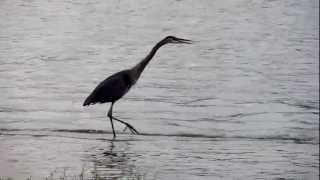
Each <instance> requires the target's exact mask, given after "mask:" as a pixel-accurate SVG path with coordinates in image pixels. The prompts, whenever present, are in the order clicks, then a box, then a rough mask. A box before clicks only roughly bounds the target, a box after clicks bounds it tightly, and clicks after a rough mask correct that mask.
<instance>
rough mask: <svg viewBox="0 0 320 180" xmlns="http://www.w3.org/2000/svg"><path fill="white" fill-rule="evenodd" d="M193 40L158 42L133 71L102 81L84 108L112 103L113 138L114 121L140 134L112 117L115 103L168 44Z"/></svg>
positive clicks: (121, 72) (179, 39)
mask: <svg viewBox="0 0 320 180" xmlns="http://www.w3.org/2000/svg"><path fill="white" fill-rule="evenodd" d="M191 42H192V41H191V40H188V39H181V38H177V37H174V36H167V37H166V38H164V39H163V40H161V41H160V42H158V43H157V44H156V45H155V46H154V47H153V48H152V50H151V51H150V53H149V54H148V55H147V56H146V57H145V58H144V59H143V60H142V61H141V62H139V63H138V64H137V65H135V66H134V67H133V68H131V69H126V70H123V71H120V72H118V73H115V74H113V75H111V76H110V77H108V78H107V79H105V80H104V81H102V82H101V83H100V84H99V85H98V86H97V87H96V88H95V89H94V90H93V92H92V93H91V94H90V95H89V96H88V97H87V99H86V100H85V101H84V103H83V106H87V105H91V104H95V103H107V102H111V106H110V109H109V111H108V117H109V118H110V122H111V127H112V132H113V137H114V138H115V137H116V133H115V131H114V127H113V119H114V120H116V121H119V122H121V123H123V124H125V125H126V128H127V127H128V128H129V130H130V131H131V132H132V133H133V134H139V132H138V131H137V130H136V129H135V128H134V127H133V126H131V125H130V124H129V123H127V122H124V121H122V120H120V119H118V118H115V117H114V116H112V108H113V105H114V103H115V102H116V101H117V100H119V99H120V98H121V97H122V96H123V95H125V94H126V93H127V92H128V91H129V89H130V88H131V86H133V85H134V84H135V83H136V82H137V80H138V79H139V77H140V75H141V73H142V71H143V70H144V68H145V67H146V66H147V65H148V63H149V62H150V60H151V59H152V57H153V56H154V55H155V54H156V52H157V50H158V49H159V48H160V47H161V46H163V45H165V44H168V43H174V44H178V43H185V44H191Z"/></svg>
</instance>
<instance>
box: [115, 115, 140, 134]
mask: <svg viewBox="0 0 320 180" xmlns="http://www.w3.org/2000/svg"><path fill="white" fill-rule="evenodd" d="M112 118H113V119H114V120H116V121H119V122H121V123H122V124H124V125H126V127H125V128H124V129H123V131H125V130H127V128H128V129H129V130H130V131H131V133H132V134H139V132H138V131H137V130H136V129H135V128H134V127H133V126H132V125H131V124H129V123H127V122H124V121H122V120H120V119H118V118H115V117H114V116H112Z"/></svg>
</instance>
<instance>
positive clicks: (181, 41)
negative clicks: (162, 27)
mask: <svg viewBox="0 0 320 180" xmlns="http://www.w3.org/2000/svg"><path fill="white" fill-rule="evenodd" d="M163 41H164V43H165V44H167V43H172V44H191V43H192V41H191V40H189V39H182V38H177V37H174V36H167V37H166V38H164V40H163Z"/></svg>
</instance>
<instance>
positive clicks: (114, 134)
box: [108, 102, 116, 138]
mask: <svg viewBox="0 0 320 180" xmlns="http://www.w3.org/2000/svg"><path fill="white" fill-rule="evenodd" d="M112 108H113V102H112V103H111V106H110V109H109V111H108V117H109V118H110V122H111V127H112V133H113V138H116V133H115V131H114V127H113V121H112V118H113V116H112Z"/></svg>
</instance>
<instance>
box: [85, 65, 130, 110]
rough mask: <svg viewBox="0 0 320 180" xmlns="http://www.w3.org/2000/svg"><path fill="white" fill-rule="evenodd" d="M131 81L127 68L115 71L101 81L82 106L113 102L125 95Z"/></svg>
mask: <svg viewBox="0 0 320 180" xmlns="http://www.w3.org/2000/svg"><path fill="white" fill-rule="evenodd" d="M132 85H133V81H132V80H131V79H130V75H129V70H123V71H120V72H117V73H115V74H113V75H111V76H110V77H108V78H107V79H105V80H104V81H102V82H101V83H100V84H99V85H98V86H97V87H96V88H95V89H94V90H93V92H92V93H91V94H90V95H89V96H88V97H87V99H86V100H85V101H84V103H83V106H87V105H91V104H95V103H106V102H115V101H117V100H118V99H120V98H121V97H122V96H123V95H125V94H126V93H127V92H128V91H129V89H130V87H131V86H132Z"/></svg>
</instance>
